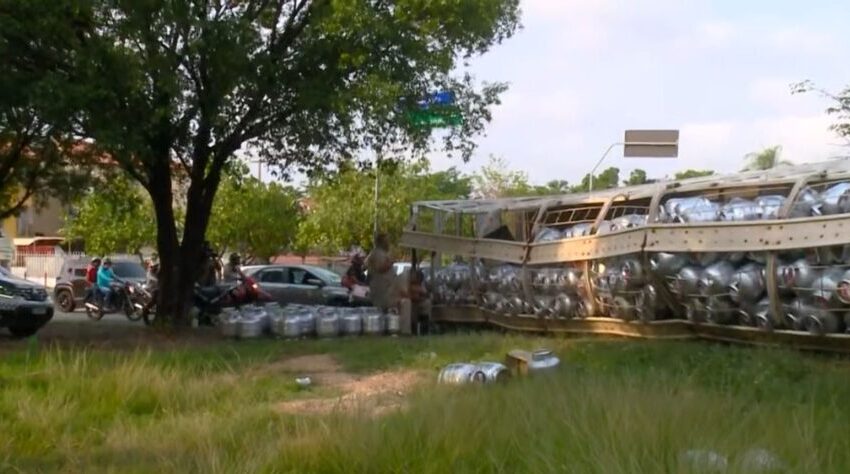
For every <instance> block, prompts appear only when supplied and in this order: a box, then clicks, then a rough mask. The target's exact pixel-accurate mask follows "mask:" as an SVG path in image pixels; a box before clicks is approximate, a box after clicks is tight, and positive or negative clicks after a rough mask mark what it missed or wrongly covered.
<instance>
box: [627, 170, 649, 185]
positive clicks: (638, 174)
mask: <svg viewBox="0 0 850 474" xmlns="http://www.w3.org/2000/svg"><path fill="white" fill-rule="evenodd" d="M648 182H649V179H648V178H647V177H646V171H644V170H642V169H640V168H638V169H635V170H632V172H631V173H629V179H627V180H626V181H623V184H624V185H626V186H634V185H636V184H646V183H648Z"/></svg>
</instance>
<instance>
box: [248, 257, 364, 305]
mask: <svg viewBox="0 0 850 474" xmlns="http://www.w3.org/2000/svg"><path fill="white" fill-rule="evenodd" d="M242 272H243V273H245V275H247V276H250V277H251V278H253V279H254V280H256V281H257V284H259V285H260V288H262V289H263V291H265V292H266V293H268V294H270V295H271V296H272V298H274V299H275V301H277V302H279V303H281V304H285V303H298V304H318V305H329V306H347V305H352V304H354V305H366V304H368V303H369V302H368V300H365V299H362V298H355V299H354V300H353V301H351V300H350V299H349V293H348V289H347V288H345V287H343V286H342V277H341V276H340V275H338V274H336V273H334V272H332V271H330V270H327V269H324V268H322V267H316V266H313V265H256V266H247V267H243V268H242Z"/></svg>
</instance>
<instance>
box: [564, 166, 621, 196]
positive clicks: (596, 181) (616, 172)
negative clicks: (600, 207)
mask: <svg viewBox="0 0 850 474" xmlns="http://www.w3.org/2000/svg"><path fill="white" fill-rule="evenodd" d="M619 185H620V168H615V167H613V166H612V167H610V168H606V169H605V170H603V171H602V172H601V173H599V174H597V175H595V176H594V177H593V189H594V190H600V189H611V188H616V187H617V186H619ZM589 190H590V173H588V174H586V175H584V177H583V178H582V179H581V184H579V185H577V186H573V188H572V191H573V192H574V193H586V192H588V191H589Z"/></svg>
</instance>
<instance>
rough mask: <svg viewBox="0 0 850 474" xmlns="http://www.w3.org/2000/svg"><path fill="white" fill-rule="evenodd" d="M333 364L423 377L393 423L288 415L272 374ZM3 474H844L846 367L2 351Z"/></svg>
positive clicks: (305, 394)
mask: <svg viewBox="0 0 850 474" xmlns="http://www.w3.org/2000/svg"><path fill="white" fill-rule="evenodd" d="M537 346H547V347H550V348H552V349H555V350H556V351H557V353H558V354H559V356H560V357H561V358H562V361H563V366H562V368H561V369H560V370H559V371H557V372H556V373H553V374H551V375H550V376H546V377H537V378H533V379H523V380H513V381H511V383H509V384H507V385H504V386H487V387H474V386H467V387H442V386H437V385H436V384H435V379H436V375H437V371H438V369H439V368H440V367H441V366H443V365H444V364H446V363H448V362H454V361H463V360H486V359H490V360H502V359H503V357H504V354H505V352H506V351H507V350H509V349H512V348H528V349H531V348H534V347H537ZM323 353H324V354H331V355H333V357H334V358H335V359H336V361H338V362H339V364H340V365H341V370H344V371H345V372H346V373H347V374H349V375H351V376H352V377H354V378H357V377H359V376H366V375H368V374H374V373H376V372H380V371H389V374H388V377H390V378H392V377H394V376H395V375H394V374H397V373H399V372H398V371H399V370H402V369H403V370H406V371H416V372H417V373H418V372H421V373H422V374H423V376H422V378H421V380H422V382H421V383H419V384H418V385H416V386H415V387H414V388H413V389H411V390H410V392H409V393H405V394H403V396H402V397H401V398H402V400H403V401H404V403H403V405H402V408H401V409H399V410H391V411H388V412H385V413H380V414H376V413H374V412H370V411H369V410H367V409H357V408H356V407H355V408H353V409H347V410H342V409H340V410H335V411H332V412H330V413H313V412H308V413H303V414H293V413H291V412H289V413H288V412H281V411H280V410H278V409H276V408H275V407H277V406H278V405H279V404H281V403H282V402H287V401H292V400H299V399H310V398H321V397H324V398H331V399H332V398H333V397H335V396H338V395H340V394H341V393H338V389H337V388H334V387H330V386H322V385H321V384H317V385H316V386H314V387H312V388H310V389H307V390H299V387H298V386H297V384H296V383H295V382H294V375H297V374H296V373H295V372H293V371H292V370H291V368H290V369H287V370H283V369H281V366H280V365H279V364H280V363H281V361H285V360H287V359H288V358H291V357H294V356H297V355H305V354H323ZM0 357H2V359H0V472H5V471H11V472H16V471H18V472H45V471H62V472H104V471H106V472H181V473H185V472H204V473H207V472H228V473H229V472H299V473H300V472H346V473H350V472H375V473H385V472H426V473H448V472H452V473H457V472H506V473H518V472H533V473H537V472H541V473H543V472H598V473H621V472H622V473H637V472H650V473H664V472H691V470H693V468H694V466H693V465H689V464H687V463H684V462H683V461H682V459H681V453H682V452H683V451H686V450H688V449H710V450H714V451H716V452H718V453H721V454H723V455H725V456H727V457H728V461H729V467H728V470H727V471H726V472H754V471H753V470H752V469H751V468H750V467H747V466H745V465H743V464H742V462H743V461H742V455H743V453H745V452H746V451H747V450H750V449H767V450H769V451H770V452H771V453H773V454H774V455H775V456H776V457H777V458H779V459H780V460H781V461H782V463H783V464H784V466H785V468H786V472H799V473H813V472H818V473H820V472H824V473H828V472H836V473H846V472H850V408H848V404H850V364H848V362H847V361H846V360H843V359H836V358H828V357H819V356H812V355H803V354H800V353H796V352H790V351H779V350H764V349H752V348H738V347H728V346H719V345H706V344H700V343H660V342H632V341H621V340H620V341H606V340H599V339H596V340H577V339H572V340H570V339H534V338H529V337H520V336H502V335H496V334H491V333H485V334H470V335H452V336H439V337H431V338H418V339H397V338H384V339H367V338H362V339H345V340H334V341H300V342H284V341H256V342H221V343H214V344H209V345H202V346H192V347H184V348H178V349H172V350H168V351H162V352H153V351H144V352H140V351H129V350H126V351H111V352H107V351H103V350H88V351H87V350H83V349H72V348H61V347H52V348H48V347H34V346H30V347H28V348H21V349H19V350H16V351H13V352H8V351H7V352H4V353H0Z"/></svg>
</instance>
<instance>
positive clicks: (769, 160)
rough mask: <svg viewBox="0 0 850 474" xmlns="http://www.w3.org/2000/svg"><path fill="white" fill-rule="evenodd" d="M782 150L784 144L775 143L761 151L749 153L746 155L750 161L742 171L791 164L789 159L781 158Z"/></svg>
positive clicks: (767, 168)
mask: <svg viewBox="0 0 850 474" xmlns="http://www.w3.org/2000/svg"><path fill="white" fill-rule="evenodd" d="M781 152H782V146H780V145H775V146H771V147H767V148H765V149H763V150H761V151H757V152H753V153H748V154H747V155H746V156H745V157H744V158H745V159H746V160H747V161H748V163H747V166H745V167H744V169H743V170H742V171H755V170H769V169H771V168H775V167H776V166H778V165H786V164H790V162H789V161H785V160H780V159H779V155H780V154H781Z"/></svg>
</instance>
